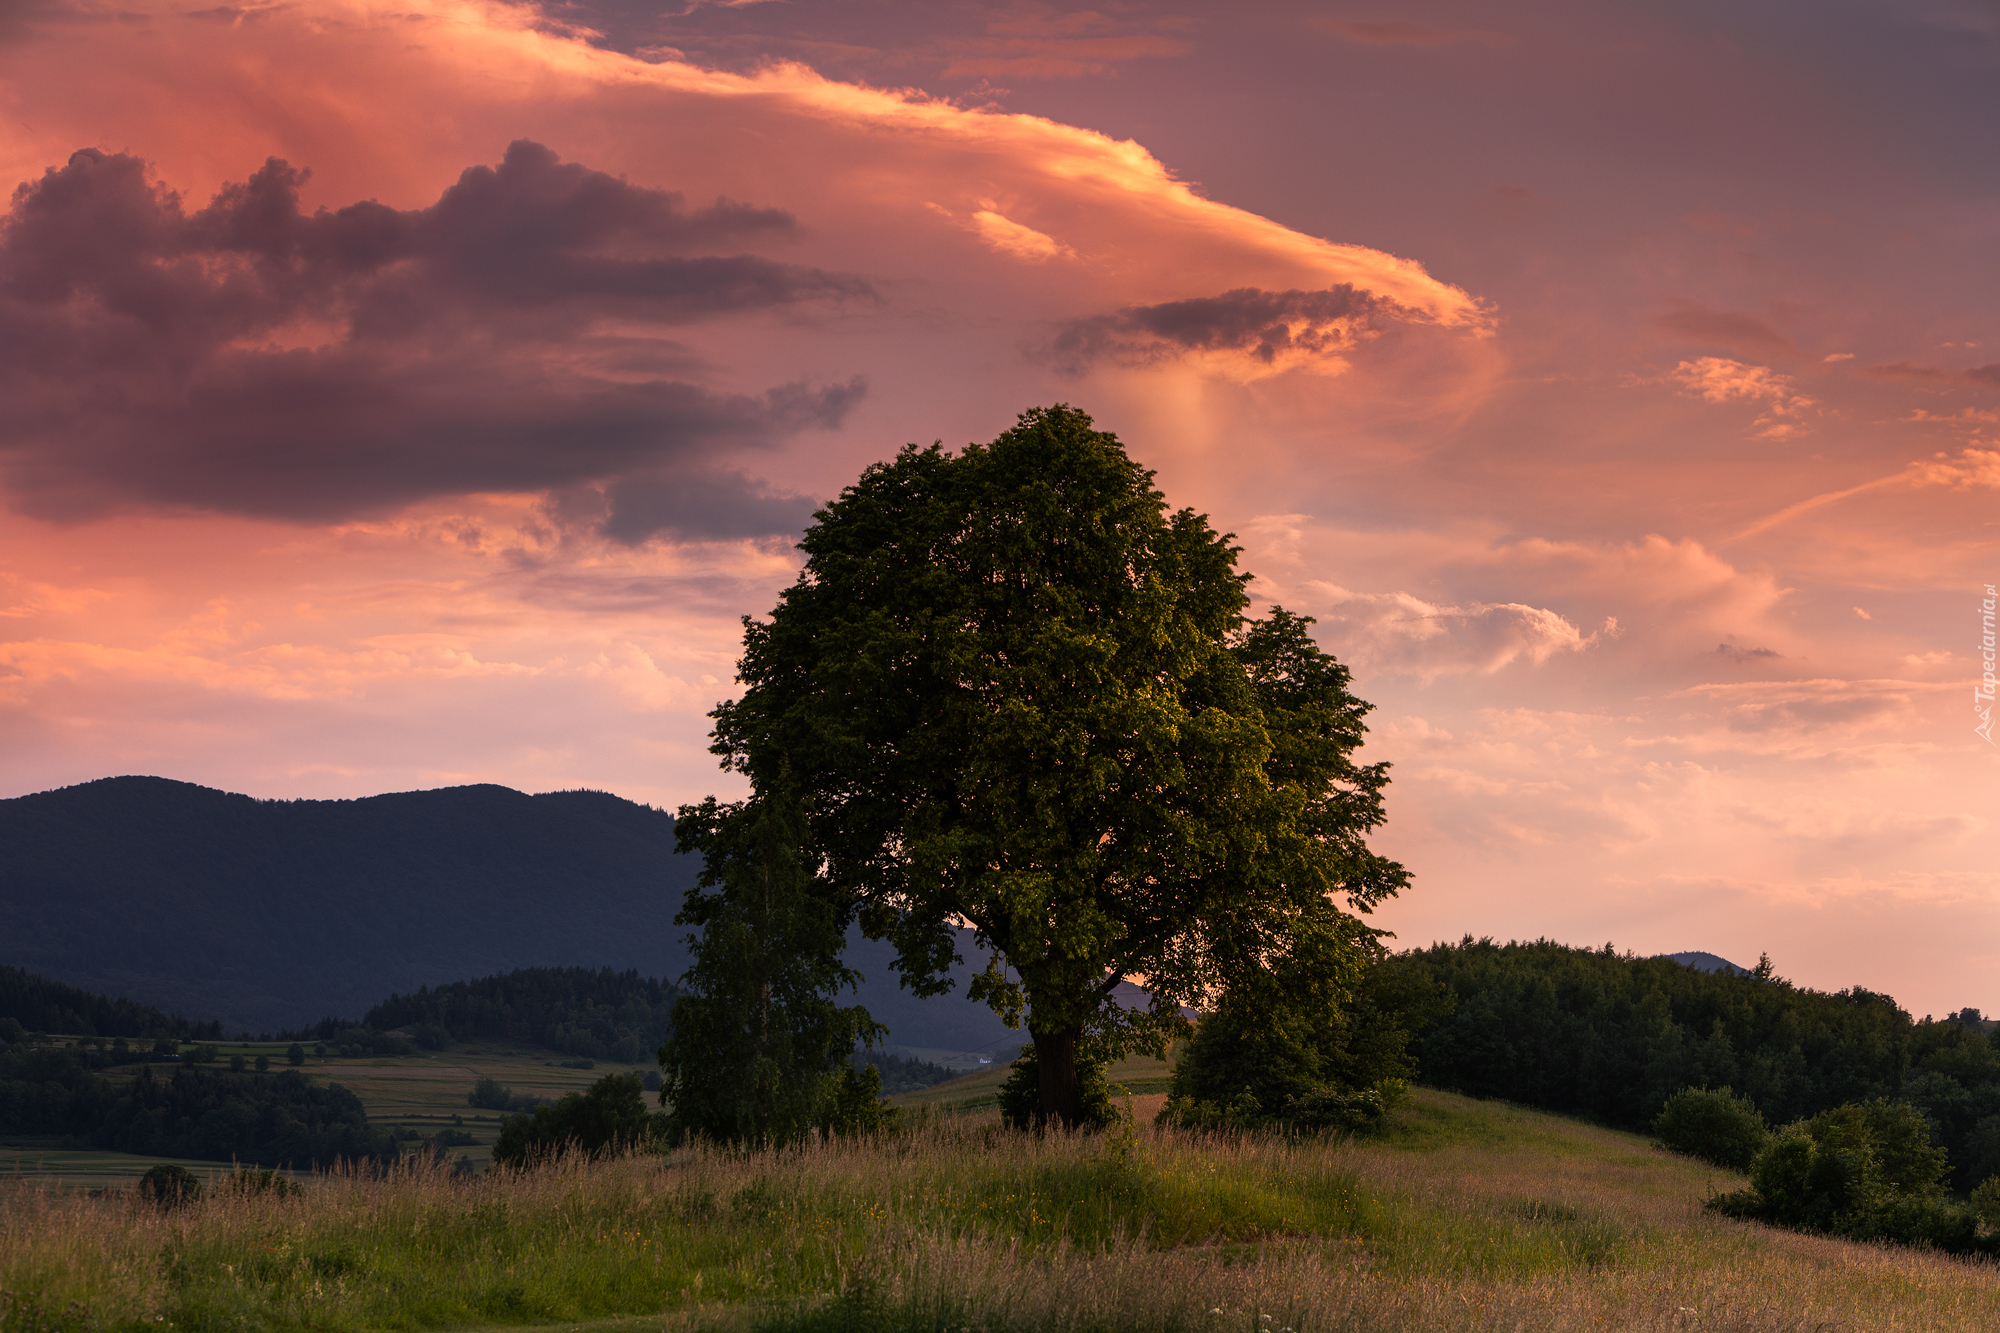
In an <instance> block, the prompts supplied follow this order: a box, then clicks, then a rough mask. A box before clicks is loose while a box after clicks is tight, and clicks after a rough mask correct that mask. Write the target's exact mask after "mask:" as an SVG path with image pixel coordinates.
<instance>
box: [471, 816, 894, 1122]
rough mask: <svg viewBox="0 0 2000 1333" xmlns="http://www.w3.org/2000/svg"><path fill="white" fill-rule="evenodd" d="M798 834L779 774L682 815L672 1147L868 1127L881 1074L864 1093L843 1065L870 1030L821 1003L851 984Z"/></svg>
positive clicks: (670, 1050) (870, 1024) (665, 1084)
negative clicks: (683, 871) (685, 847)
mask: <svg viewBox="0 0 2000 1333" xmlns="http://www.w3.org/2000/svg"><path fill="white" fill-rule="evenodd" d="M801 825H802V820H801V816H800V812H799V806H798V802H797V800H796V799H795V798H794V797H793V796H792V795H791V793H790V791H789V790H788V788H787V787H786V786H785V785H784V783H783V782H782V779H781V778H780V779H779V780H777V781H769V780H767V781H766V782H765V783H764V784H763V789H762V790H760V791H759V792H758V794H757V795H756V796H755V797H753V798H752V799H751V800H749V801H747V802H743V803H740V804H737V805H732V806H720V805H718V804H717V802H716V800H715V798H714V797H710V798H709V799H708V800H707V801H705V802H703V803H702V804H701V805H700V806H695V807H687V808H683V809H682V811H681V827H682V831H681V833H680V836H681V837H682V839H683V841H686V840H688V839H689V838H691V837H696V836H698V837H699V841H700V845H701V847H702V850H703V853H704V855H703V870H702V876H701V879H700V881H699V882H698V883H697V884H696V886H695V887H694V888H693V889H691V890H690V891H689V893H688V896H687V900H686V903H685V905H684V906H683V907H682V909H681V912H680V914H679V915H678V916H676V917H675V918H674V920H675V921H676V922H678V923H679V924H682V925H690V926H698V927H700V932H701V933H700V934H699V935H696V936H691V937H690V944H691V945H692V948H693V954H694V965H693V966H692V967H690V968H689V969H688V971H687V973H686V974H685V975H684V976H683V977H682V978H681V983H682V986H683V988H684V989H683V992H682V994H681V995H680V997H679V998H678V999H677V1000H676V1001H675V1004H674V1011H673V1027H672V1029H671V1031H670V1033H669V1035H668V1037H667V1041H666V1044H665V1045H663V1046H661V1047H660V1051H659V1060H660V1071H661V1078H660V1102H661V1104H662V1105H663V1106H666V1107H668V1108H669V1109H668V1115H667V1125H666V1128H667V1134H668V1136H669V1138H670V1139H672V1140H674V1141H681V1140H685V1139H687V1138H690V1137H702V1138H710V1139H716V1140H719V1141H722V1142H733V1143H744V1142H748V1143H756V1144H783V1143H790V1142H795V1141H797V1140H798V1139H800V1138H803V1137H805V1136H806V1135H807V1134H809V1133H811V1132H812V1131H815V1130H819V1129H825V1128H854V1127H860V1126H861V1125H862V1124H864V1123H867V1122H871V1121H875V1122H879V1120H880V1118H881V1110H880V1107H879V1106H878V1105H877V1103H878V1100H879V1099H878V1097H877V1096H876V1092H877V1091H878V1090H879V1088H880V1086H881V1081H880V1075H879V1074H876V1073H875V1071H874V1070H873V1069H870V1070H868V1071H867V1072H868V1075H869V1076H871V1077H873V1079H874V1082H873V1084H867V1083H865V1082H864V1080H863V1077H862V1076H861V1075H860V1074H858V1073H857V1072H856V1070H855V1069H854V1068H853V1065H852V1064H851V1059H852V1056H853V1052H854V1047H855V1044H856V1042H866V1043H869V1044H873V1043H874V1042H875V1040H876V1039H877V1038H878V1037H879V1036H880V1035H881V1033H882V1031H883V1029H882V1026H881V1024H879V1023H877V1022H875V1021H874V1020H873V1019H872V1018H870V1017H869V1016H868V1011H867V1010H866V1009H863V1008H862V1007H861V1006H859V1005H851V1006H847V1007H842V1006H840V1005H837V1004H835V1003H834V1000H833V996H834V995H835V993H836V992H838V991H839V990H840V989H841V988H843V987H846V986H851V985H853V984H854V983H855V982H856V981H858V980H859V978H858V977H857V976H856V974H855V973H854V972H853V971H852V970H851V969H849V968H847V967H846V966H844V965H843V964H842V963H841V961H840V953H841V948H842V945H843V944H844V943H845V940H844V938H843V936H842V930H841V916H842V913H841V912H840V910H839V908H838V907H837V905H836V904H834V903H833V902H832V901H831V900H830V899H829V898H828V896H827V895H826V894H825V893H823V892H819V891H817V889H816V886H815V885H814V883H813V877H812V875H811V873H810V871H809V870H808V869H807V868H806V866H805V864H804V862H803V861H802V859H801V858H802V856H803V852H802V851H801V848H800V841H801V838H802V836H803V828H802V827H801ZM697 830H698V831H699V833H698V834H697V833H696V831H697ZM496 1151H497V1150H496Z"/></svg>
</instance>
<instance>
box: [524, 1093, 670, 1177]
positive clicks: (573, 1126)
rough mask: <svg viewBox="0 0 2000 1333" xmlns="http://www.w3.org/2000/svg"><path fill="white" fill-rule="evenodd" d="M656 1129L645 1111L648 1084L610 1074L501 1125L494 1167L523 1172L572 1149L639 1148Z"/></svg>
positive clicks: (590, 1152) (592, 1153) (596, 1153)
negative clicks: (585, 1088)
mask: <svg viewBox="0 0 2000 1333" xmlns="http://www.w3.org/2000/svg"><path fill="white" fill-rule="evenodd" d="M655 1131H656V1125H655V1123H654V1119H653V1117H652V1116H650V1115H648V1114H647V1113H646V1090H645V1086H644V1084H643V1083H642V1082H641V1081H640V1080H639V1079H637V1078H635V1077H634V1076H632V1075H631V1074H606V1075H605V1076H604V1077H603V1078H601V1079H599V1080H597V1082H595V1083H593V1084H591V1085H590V1088H589V1090H588V1091H586V1092H580V1093H579V1092H572V1093H570V1094H569V1095H568V1096H566V1097H564V1098H562V1099H561V1100H560V1101H556V1102H551V1103H549V1104H547V1105H544V1106H539V1107H537V1108H536V1109H535V1110H534V1112H533V1113H531V1114H529V1115H522V1116H510V1117H508V1118H507V1119H506V1120H504V1121H502V1122H501V1124H500V1138H499V1141H498V1142H496V1143H495V1144H494V1145H493V1164H494V1165H495V1166H511V1167H514V1168H517V1169H519V1168H525V1167H530V1166H535V1165H538V1164H540V1163H542V1162H549V1161H553V1160H555V1159H556V1158H558V1157H561V1156H563V1155H564V1154H565V1153H568V1152H570V1151H572V1150H574V1151H577V1152H581V1153H583V1154H584V1155H585V1156H586V1157H600V1156H603V1155H605V1154H607V1153H616V1152H619V1151H622V1150H624V1149H627V1148H631V1147H636V1146H638V1145H639V1144H642V1143H644V1142H646V1141H647V1140H648V1139H650V1138H652V1137H653V1135H654V1133H655Z"/></svg>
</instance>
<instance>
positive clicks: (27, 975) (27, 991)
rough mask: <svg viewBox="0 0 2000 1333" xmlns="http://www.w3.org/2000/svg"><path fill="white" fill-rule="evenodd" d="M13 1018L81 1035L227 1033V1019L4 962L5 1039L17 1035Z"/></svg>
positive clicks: (30, 1026) (23, 1024)
mask: <svg viewBox="0 0 2000 1333" xmlns="http://www.w3.org/2000/svg"><path fill="white" fill-rule="evenodd" d="M9 1019H11V1020H13V1022H14V1024H16V1025H18V1026H19V1027H20V1028H21V1029H22V1031H24V1032H62V1033H66V1034H69V1035H71V1036H77V1037H142V1038H143V1037H153V1038H158V1037H168V1038H173V1039H176V1040H180V1041H202V1040H208V1039H214V1038H219V1037H220V1036H221V1035H222V1024H220V1023H218V1022H215V1021H213V1020H211V1021H209V1022H206V1023H196V1022H191V1021H189V1020H188V1019H185V1018H182V1017H181V1016H180V1015H179V1014H168V1013H162V1012H161V1011H160V1010H158V1009H156V1008H154V1007H153V1006H152V1005H149V1004H139V1003H137V1002H135V1001H132V1000H125V999H113V998H111V997H110V996H107V995H98V994H94V993H93V992H91V991H87V990H81V989H79V988H77V987H75V986H65V985H64V984H63V983H62V982H60V981H51V980H49V979H48V978H47V977H42V976H37V975H35V974H34V973H33V972H28V971H25V970H23V969H21V968H18V967H6V966H4V965H0V1040H8V1039H10V1038H11V1029H9V1028H8V1027H7V1021H8V1020H9Z"/></svg>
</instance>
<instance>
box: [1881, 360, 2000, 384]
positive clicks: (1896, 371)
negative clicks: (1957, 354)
mask: <svg viewBox="0 0 2000 1333" xmlns="http://www.w3.org/2000/svg"><path fill="white" fill-rule="evenodd" d="M1867 373H1868V374H1870V375H1873V376H1874V377H1875V378H1877V379H1884V380H1917V381H1920V382H1928V383H1933V384H1979V385H1987V384H1992V385H2000V362H1995V363H1994V364H1992V365H1990V366H1972V367H1970V368H1968V369H1965V370H1947V369H1945V368H1944V367H1942V366H1926V365H1921V364H1919V363H1917V362H1914V361H1891V362H1889V363H1888V364H1887V365H1881V366H1869V367H1868V368H1867Z"/></svg>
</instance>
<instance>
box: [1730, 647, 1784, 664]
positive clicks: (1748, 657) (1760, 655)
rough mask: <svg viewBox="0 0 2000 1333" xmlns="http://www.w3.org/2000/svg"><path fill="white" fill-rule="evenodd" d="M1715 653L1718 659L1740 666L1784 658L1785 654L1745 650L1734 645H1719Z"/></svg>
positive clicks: (1753, 649) (1763, 650) (1751, 649)
mask: <svg viewBox="0 0 2000 1333" xmlns="http://www.w3.org/2000/svg"><path fill="white" fill-rule="evenodd" d="M1715 652H1716V655H1717V656H1718V657H1721V658H1723V659H1724V660H1725V661H1729V662H1733V663H1735V664H1736V665H1738V666H1744V665H1747V664H1749V663H1751V662H1757V661H1767V660H1771V659H1774V658H1779V657H1783V656H1784V654H1783V653H1780V652H1778V651H1776V650H1774V649H1771V648H1744V647H1741V646H1739V645H1737V644H1733V643H1718V644H1716V645H1715Z"/></svg>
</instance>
